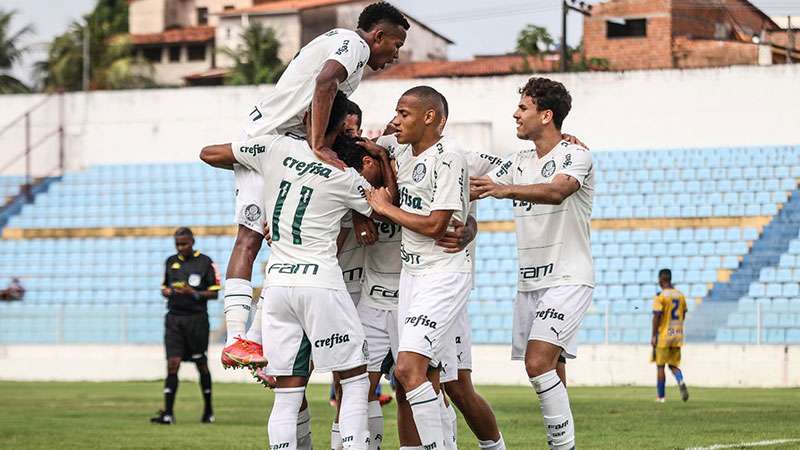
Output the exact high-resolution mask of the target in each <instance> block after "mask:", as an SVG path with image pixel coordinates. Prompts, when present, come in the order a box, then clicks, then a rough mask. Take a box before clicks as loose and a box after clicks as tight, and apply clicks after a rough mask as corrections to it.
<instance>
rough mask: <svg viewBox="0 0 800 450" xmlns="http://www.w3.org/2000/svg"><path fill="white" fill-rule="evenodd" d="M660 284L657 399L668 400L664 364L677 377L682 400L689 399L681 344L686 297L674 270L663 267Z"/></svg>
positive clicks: (655, 329)
mask: <svg viewBox="0 0 800 450" xmlns="http://www.w3.org/2000/svg"><path fill="white" fill-rule="evenodd" d="M658 285H659V286H660V287H661V292H659V293H658V295H656V298H655V299H654V300H653V335H652V338H651V340H650V344H651V345H652V346H653V356H652V361H653V362H655V363H656V368H657V372H658V373H657V378H656V392H657V394H658V396H657V397H656V401H657V402H660V403H664V401H665V400H666V397H665V389H664V387H665V385H666V376H665V375H664V366H665V365H668V366H669V370H671V371H672V374H673V375H674V376H675V381H677V382H678V387H679V388H680V390H681V399H683V401H687V400H689V390H688V389H687V388H686V382H684V381H683V372H681V369H680V365H681V346H682V345H683V321H684V320H685V319H686V297H684V296H683V293H682V292H681V291H679V290H677V289H675V287H674V286H673V285H672V271H671V270H669V269H661V270H660V271H659V272H658Z"/></svg>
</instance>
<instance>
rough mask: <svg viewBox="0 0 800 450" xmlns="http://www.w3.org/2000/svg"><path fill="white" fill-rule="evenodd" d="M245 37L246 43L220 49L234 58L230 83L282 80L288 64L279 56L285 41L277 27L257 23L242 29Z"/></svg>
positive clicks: (259, 82)
mask: <svg viewBox="0 0 800 450" xmlns="http://www.w3.org/2000/svg"><path fill="white" fill-rule="evenodd" d="M241 38H242V46H240V47H239V48H236V49H230V48H222V49H220V50H219V51H220V52H221V53H223V54H225V55H227V56H229V57H230V58H231V59H233V61H234V66H233V69H231V71H230V73H228V75H227V77H226V80H225V82H226V84H232V85H243V84H263V83H275V82H276V81H278V78H280V76H281V74H282V73H283V70H284V69H285V68H286V67H285V66H284V64H283V62H281V60H280V58H278V50H279V49H280V45H281V44H280V42H278V38H277V37H276V36H275V30H273V29H272V28H269V27H264V26H262V25H261V24H259V23H254V24H253V25H251V26H249V27H248V28H246V29H245V30H244V31H243V32H242V34H241Z"/></svg>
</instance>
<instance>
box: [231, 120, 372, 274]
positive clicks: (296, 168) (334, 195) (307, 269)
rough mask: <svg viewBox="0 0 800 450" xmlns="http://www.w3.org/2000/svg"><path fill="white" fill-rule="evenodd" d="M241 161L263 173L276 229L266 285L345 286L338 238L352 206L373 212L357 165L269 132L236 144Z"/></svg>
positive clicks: (366, 212) (244, 164)
mask: <svg viewBox="0 0 800 450" xmlns="http://www.w3.org/2000/svg"><path fill="white" fill-rule="evenodd" d="M233 154H234V156H235V157H236V160H237V161H238V162H239V164H242V165H243V166H245V167H247V168H249V169H251V170H255V171H257V172H259V173H261V174H262V176H264V180H265V182H264V198H265V199H267V202H266V209H267V213H268V214H269V217H270V220H268V221H267V223H268V224H269V225H270V231H271V233H272V252H271V253H270V257H269V261H268V262H267V268H266V275H265V277H264V287H270V286H308V287H319V288H329V289H340V290H345V284H344V280H343V278H342V270H341V268H340V267H339V263H338V261H337V258H336V237H337V236H338V234H339V230H340V225H341V221H342V218H343V217H344V216H345V214H347V212H348V211H349V210H354V211H357V212H359V213H361V214H363V215H365V216H370V215H371V214H372V208H371V207H370V206H369V204H368V203H367V200H366V190H367V189H370V188H371V186H370V185H369V183H368V182H367V181H366V180H365V179H364V178H363V177H362V176H361V175H360V174H359V173H358V172H356V171H355V170H354V169H352V168H348V169H346V170H343V171H342V170H339V169H337V168H335V167H333V166H330V165H328V164H325V163H321V162H319V161H318V160H317V159H316V157H315V156H314V154H313V152H312V151H311V148H310V147H309V145H308V142H306V141H305V140H301V139H295V138H292V137H288V136H276V135H267V136H261V137H257V138H255V139H251V140H249V141H246V142H243V143H234V144H233Z"/></svg>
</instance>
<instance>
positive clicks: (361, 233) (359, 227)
mask: <svg viewBox="0 0 800 450" xmlns="http://www.w3.org/2000/svg"><path fill="white" fill-rule="evenodd" d="M353 232H354V233H355V234H356V241H357V242H358V245H360V246H362V247H363V246H366V245H372V244H374V243H376V242H378V227H377V226H376V225H375V222H373V221H372V219H368V218H366V217H364V216H362V215H361V214H357V213H355V212H353Z"/></svg>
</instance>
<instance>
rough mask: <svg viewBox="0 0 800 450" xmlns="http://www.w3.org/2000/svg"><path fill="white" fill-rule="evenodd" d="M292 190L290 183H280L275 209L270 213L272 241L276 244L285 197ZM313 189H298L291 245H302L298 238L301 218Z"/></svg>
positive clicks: (305, 187)
mask: <svg viewBox="0 0 800 450" xmlns="http://www.w3.org/2000/svg"><path fill="white" fill-rule="evenodd" d="M291 188H292V183H290V182H288V181H286V180H284V181H281V186H280V190H279V191H278V198H277V199H276V200H275V209H274V210H273V212H272V241H273V242H276V241H279V240H280V239H281V233H280V230H279V229H278V224H279V223H280V217H281V211H283V203H284V202H285V201H286V196H288V195H289V190H291ZM313 193H314V189H312V188H310V187H308V186H301V188H300V201H299V202H298V203H297V209H295V211H294V220H292V243H293V244H295V245H302V244H303V238H302V237H301V236H300V232H301V226H302V225H303V216H304V215H305V214H306V208H307V207H308V203H309V202H310V201H311V195H312V194H313Z"/></svg>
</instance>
